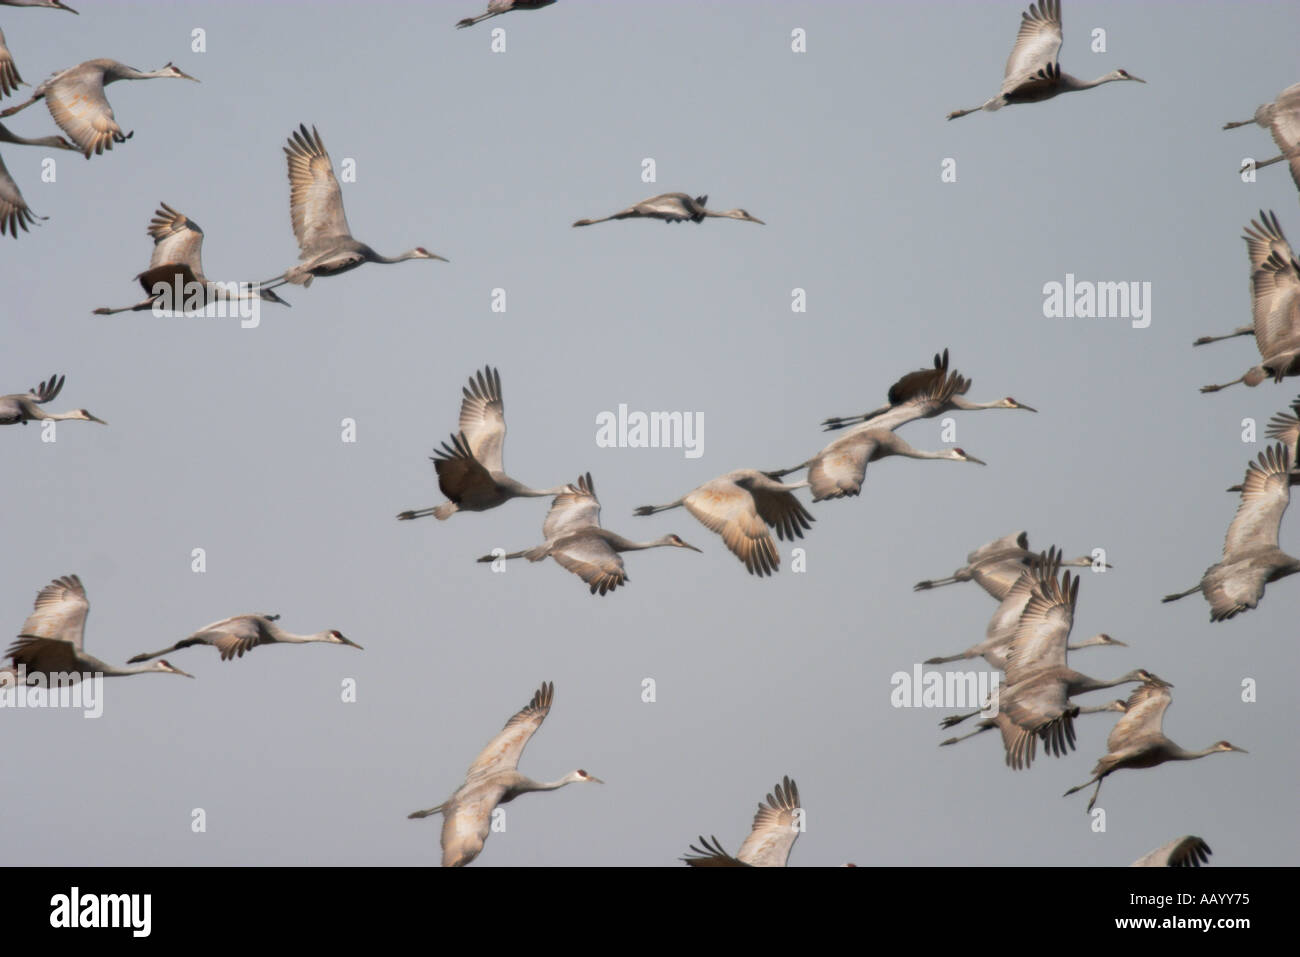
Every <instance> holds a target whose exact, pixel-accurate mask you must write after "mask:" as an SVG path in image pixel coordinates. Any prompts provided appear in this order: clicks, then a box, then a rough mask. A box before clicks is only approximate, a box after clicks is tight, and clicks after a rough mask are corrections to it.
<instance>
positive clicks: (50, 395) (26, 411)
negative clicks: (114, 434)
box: [0, 375, 108, 425]
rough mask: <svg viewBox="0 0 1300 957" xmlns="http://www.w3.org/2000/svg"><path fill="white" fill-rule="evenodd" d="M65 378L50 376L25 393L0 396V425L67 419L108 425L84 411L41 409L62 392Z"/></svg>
mask: <svg viewBox="0 0 1300 957" xmlns="http://www.w3.org/2000/svg"><path fill="white" fill-rule="evenodd" d="M65 378H66V377H65V376H60V375H52V376H50V377H49V378H48V379H46V380H44V381H43V382H41V383H40V384H39V385H37V386H36V387H35V388H33V389H29V390H27V392H25V393H23V392H20V393H15V394H13V395H0V425H26V424H27V423H28V422H31V421H42V420H48V421H51V422H62V421H65V420H69V419H73V420H78V421H82V422H98V423H99V424H100V425H108V423H107V422H105V421H104V420H103V419H98V418H96V417H95V416H93V415H91V414H90V413H89V412H87V411H86V410H85V409H73V410H72V411H71V412H46V411H45V410H44V409H42V408H41V406H42V405H44V404H45V403H46V402H49V401H51V400H53V399H55V398H56V397H57V396H58V394H59V393H60V392H62V391H63V382H64V379H65Z"/></svg>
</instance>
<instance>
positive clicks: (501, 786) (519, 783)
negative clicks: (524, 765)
mask: <svg viewBox="0 0 1300 957" xmlns="http://www.w3.org/2000/svg"><path fill="white" fill-rule="evenodd" d="M554 698H555V685H553V684H552V683H551V682H549V681H545V682H542V686H541V687H540V688H538V689H537V692H536V693H535V694H534V695H533V700H532V701H530V702H529V703H528V704H527V705H526V706H525V707H523V708H522V709H520V710H519V711H518V712H516V714H515V715H514V717H512V718H511V719H510V720H509V721H507V722H506V726H505V728H504V730H502V731H501V733H499V734H498V735H497V736H496V737H495V738H493V739H492V740H491V741H489V742H488V746H487V747H486V748H484V749H483V750H482V751H481V752H480V753H479V756H478V757H477V758H475V759H474V763H473V764H471V765H470V766H469V770H468V771H467V772H466V773H465V783H464V784H462V785H461V786H460V787H459V788H457V790H456V793H455V794H453V795H452V796H451V797H450V798H448V799H447V800H446V801H443V802H442V803H441V804H439V805H438V806H436V807H431V808H427V809H425V810H423V811H413V812H412V813H410V814H408V815H407V817H408V818H413V819H419V818H425V817H429V816H430V815H432V814H441V815H442V866H443V867H464V866H465V865H466V864H468V863H469V862H470V861H472V860H474V858H476V857H478V855H479V853H480V852H481V851H482V850H483V843H484V842H485V841H486V840H487V838H488V834H489V832H490V831H491V828H492V812H493V811H494V810H495V809H496V807H497V805H498V804H506V803H508V802H510V801H513V800H514V799H515V798H517V797H519V795H521V794H527V793H529V792H530V791H555V790H558V789H559V788H562V787H564V786H565V785H566V784H604V783H605V782H604V781H602V780H601V779H600V778H598V777H594V776H592V775H590V774H588V773H587V772H586V771H584V770H582V769H581V768H579V769H578V770H576V771H570V772H569V773H568V774H566V775H565V776H564V777H562V778H560V779H559V780H558V781H551V782H549V783H547V782H543V781H534V780H533V779H532V778H529V777H526V776H525V775H522V774H520V773H519V771H518V770H516V769H517V768H518V766H519V756H520V755H522V754H523V753H524V746H525V745H527V744H528V741H529V739H531V738H532V736H533V735H534V734H536V733H537V729H538V728H540V727H541V726H542V722H543V721H545V720H546V716H547V715H548V714H550V712H551V702H552V701H553V700H554Z"/></svg>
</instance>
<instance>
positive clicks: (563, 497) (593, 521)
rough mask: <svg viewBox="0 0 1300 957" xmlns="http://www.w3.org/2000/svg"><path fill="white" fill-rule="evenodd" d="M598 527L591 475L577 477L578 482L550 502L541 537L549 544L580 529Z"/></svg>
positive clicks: (597, 513)
mask: <svg viewBox="0 0 1300 957" xmlns="http://www.w3.org/2000/svg"><path fill="white" fill-rule="evenodd" d="M592 527H596V528H599V527H600V500H599V499H597V498H596V486H595V485H593V484H592V481H591V473H590V472H588V473H587V474H586V475H579V476H578V481H577V482H576V483H574V484H572V485H570V486H569V489H568V491H565V492H561V493H560V494H559V495H557V496H555V498H554V500H553V501H552V502H551V510H550V511H549V512H547V513H546V520H545V521H544V522H542V537H543V538H545V539H546V541H548V542H551V541H554V540H556V539H557V538H563V537H564V536H565V535H571V534H573V533H574V532H576V531H578V530H579V529H582V528H592Z"/></svg>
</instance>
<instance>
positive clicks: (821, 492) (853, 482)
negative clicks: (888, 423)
mask: <svg viewBox="0 0 1300 957" xmlns="http://www.w3.org/2000/svg"><path fill="white" fill-rule="evenodd" d="M890 455H901V456H905V457H906V458H909V459H946V460H948V461H950V462H972V463H974V464H975V465H984V464H986V463H985V462H984V461H983V460H982V459H977V458H975V456H973V455H967V454H966V451H965V450H964V449H957V448H954V449H944V450H942V451H939V452H924V451H922V450H920V449H915V448H913V447H912V446H911V445H909V444H908V443H907V442H906V441H905V440H904V439H902V438H900V437H899V436H898V435H896V434H895V433H893V432H891V431H889V429H887V428H877V427H876V426H875V425H874V424H873V423H867V424H865V425H859V426H857V427H856V428H854V429H853V430H851V431H850V432H849V433H848V434H846V435H845V436H844V437H842V438H839V439H836V440H835V441H834V442H832V443H831V444H830V445H828V446H826V447H825V448H824V449H822V450H821V451H820V452H818V453H817V454H816V455H814V456H813V457H812V458H810V459H808V460H807V461H806V462H803V463H801V464H799V465H792V466H791V467H790V468H788V469H781V470H780V471H777V472H770V473H768V474H769V475H770V476H771V477H772V478H774V479H779V478H782V477H783V476H786V475H789V474H790V473H791V472H798V471H799V470H800V469H805V468H806V469H807V470H808V479H807V481H806V482H805V483H802V484H806V485H807V486H808V487H809V488H811V489H812V493H813V501H814V502H820V501H822V500H824V499H828V498H844V497H845V496H846V495H847V496H852V495H857V494H858V493H860V492H861V491H862V482H863V480H864V479H865V478H866V476H867V465H868V463H871V462H875V461H878V460H880V459H883V458H886V457H888V456H890ZM791 487H792V488H798V487H799V486H791Z"/></svg>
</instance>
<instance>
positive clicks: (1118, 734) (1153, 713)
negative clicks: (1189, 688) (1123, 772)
mask: <svg viewBox="0 0 1300 957" xmlns="http://www.w3.org/2000/svg"><path fill="white" fill-rule="evenodd" d="M1173 700H1174V696H1173V694H1172V693H1171V692H1170V691H1169V686H1168V685H1164V684H1154V683H1150V682H1148V683H1144V684H1140V685H1138V686H1137V688H1136V689H1135V690H1134V691H1133V693H1132V694H1131V695H1129V696H1128V701H1127V703H1126V705H1125V707H1126V708H1127V710H1126V711H1125V712H1124V714H1123V716H1122V717H1120V719H1119V720H1118V721H1116V722H1115V727H1113V728H1111V729H1110V735H1109V736H1108V737H1107V738H1106V750H1107V751H1109V752H1111V753H1112V754H1113V753H1116V752H1119V751H1123V750H1124V749H1125V748H1127V747H1130V746H1131V745H1133V744H1134V743H1135V742H1138V741H1141V740H1142V739H1144V738H1146V737H1148V736H1151V735H1158V734H1163V733H1164V731H1163V727H1164V721H1165V712H1166V711H1167V710H1168V709H1169V702H1171V701H1173Z"/></svg>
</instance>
